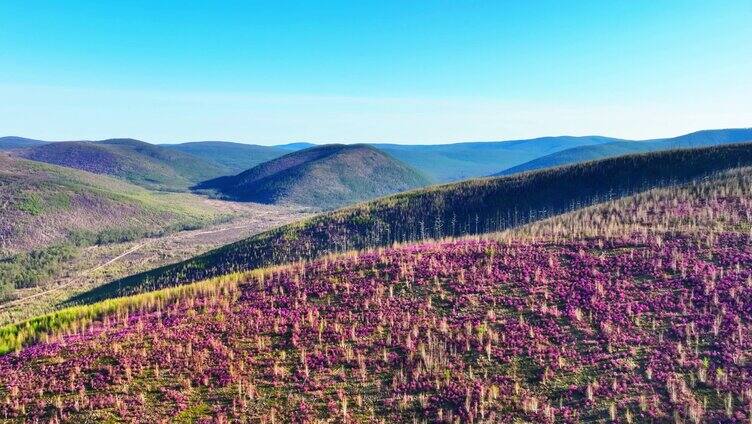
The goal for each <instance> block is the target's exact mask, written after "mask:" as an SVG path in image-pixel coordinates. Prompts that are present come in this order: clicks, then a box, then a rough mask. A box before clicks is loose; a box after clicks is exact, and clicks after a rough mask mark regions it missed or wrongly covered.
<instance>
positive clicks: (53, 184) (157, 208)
mask: <svg viewBox="0 0 752 424" xmlns="http://www.w3.org/2000/svg"><path fill="white" fill-rule="evenodd" d="M220 218H223V214H222V212H221V211H220V210H219V209H218V208H216V207H213V206H211V205H210V204H207V202H206V201H205V199H203V198H201V197H198V196H195V195H190V194H184V193H165V192H156V191H150V190H147V189H145V188H143V187H139V186H136V185H133V184H129V183H126V182H124V181H121V180H118V179H114V178H110V177H108V176H105V175H97V174H92V173H88V172H84V171H80V170H76V169H70V168H65V167H60V166H56V165H49V164H44V163H39V162H34V161H29V160H26V159H21V158H17V157H12V156H6V155H0V283H1V284H0V297H2V295H4V294H6V293H7V291H8V290H9V289H12V286H16V287H30V286H33V285H36V284H37V283H39V282H41V281H42V280H44V279H45V278H46V277H47V276H48V274H50V275H51V274H52V273H54V272H56V268H59V267H60V265H61V264H60V261H62V260H67V259H70V257H71V256H72V255H74V254H75V253H76V250H77V249H78V248H80V247H84V246H88V245H92V244H106V243H111V242H121V241H125V240H132V239H137V238H141V237H145V236H149V235H157V234H161V233H164V232H169V231H174V230H180V229H185V228H196V227H200V226H203V225H206V224H209V223H211V222H213V221H216V220H217V219H220Z"/></svg>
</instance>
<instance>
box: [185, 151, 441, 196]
mask: <svg viewBox="0 0 752 424" xmlns="http://www.w3.org/2000/svg"><path fill="white" fill-rule="evenodd" d="M428 183H429V182H428V180H427V179H426V178H424V177H423V176H421V175H420V174H419V173H418V172H416V171H415V170H413V169H411V168H410V167H409V166H407V165H405V164H403V163H401V162H399V161H397V160H395V159H393V158H392V157H390V156H389V155H387V154H385V153H383V152H381V151H379V150H377V149H375V148H373V147H371V146H367V145H363V144H356V145H340V144H330V145H325V146H319V147H313V148H309V149H305V150H301V151H297V152H293V153H290V154H287V155H285V156H282V157H279V158H277V159H274V160H271V161H269V162H266V163H263V164H261V165H258V166H256V167H254V168H252V169H249V170H248V171H245V172H243V173H241V174H239V175H236V176H231V177H221V178H218V179H215V180H212V181H207V182H204V183H201V184H200V185H199V186H198V188H201V189H213V190H216V191H217V192H219V193H221V194H222V195H224V196H226V197H228V198H231V199H233V200H240V201H253V202H259V203H288V204H298V205H305V206H312V207H316V208H321V209H330V208H333V207H337V206H342V205H344V204H349V203H355V202H358V201H363V200H368V199H372V198H375V197H379V196H384V195H387V194H391V193H396V192H400V191H405V190H409V189H413V188H416V187H421V186H425V185H427V184H428Z"/></svg>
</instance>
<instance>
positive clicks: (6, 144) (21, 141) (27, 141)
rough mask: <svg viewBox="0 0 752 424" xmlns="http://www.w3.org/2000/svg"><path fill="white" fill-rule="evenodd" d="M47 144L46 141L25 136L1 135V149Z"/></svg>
mask: <svg viewBox="0 0 752 424" xmlns="http://www.w3.org/2000/svg"><path fill="white" fill-rule="evenodd" d="M44 144H47V142H46V141H41V140H34V139H31V138H24V137H13V136H8V137H0V150H14V149H21V148H24V147H33V146H41V145H44Z"/></svg>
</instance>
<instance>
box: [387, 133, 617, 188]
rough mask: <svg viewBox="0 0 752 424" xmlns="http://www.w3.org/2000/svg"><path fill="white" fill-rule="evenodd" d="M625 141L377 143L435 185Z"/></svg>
mask: <svg viewBox="0 0 752 424" xmlns="http://www.w3.org/2000/svg"><path fill="white" fill-rule="evenodd" d="M617 141H622V140H620V139H617V138H610V137H601V136H584V137H570V136H561V137H541V138H534V139H529V140H510V141H487V142H471V143H455V144H438V145H400V144H373V146H376V147H377V148H379V149H380V150H383V151H385V152H387V153H389V154H390V155H392V156H394V157H395V158H397V159H399V160H401V161H403V162H405V163H407V164H408V165H410V166H412V167H413V168H415V169H417V170H418V171H420V172H422V173H424V174H425V175H427V176H428V177H429V178H431V179H432V180H433V181H435V182H449V181H457V180H463V179H467V178H473V177H480V176H485V175H489V174H492V173H494V172H498V171H499V169H504V168H505V167H507V168H508V167H510V166H515V165H519V164H521V163H524V162H527V161H529V160H533V159H535V158H539V157H541V156H544V155H548V154H551V153H554V152H558V151H561V150H565V149H569V148H572V147H577V146H586V145H587V146H589V145H600V144H605V143H612V142H617Z"/></svg>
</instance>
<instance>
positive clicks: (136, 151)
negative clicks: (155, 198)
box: [14, 139, 227, 190]
mask: <svg viewBox="0 0 752 424" xmlns="http://www.w3.org/2000/svg"><path fill="white" fill-rule="evenodd" d="M14 154H17V155H18V156H21V157H23V158H26V159H30V160H35V161H39V162H45V163H50V164H54V165H60V166H66V167H70V168H76V169H80V170H84V171H89V172H93V173H96V174H106V175H111V176H115V177H119V178H122V179H125V180H127V181H130V182H132V183H134V184H138V185H141V186H144V187H147V188H153V189H162V190H187V189H188V188H189V187H190V186H192V185H193V184H195V183H197V182H199V181H203V180H206V179H209V178H213V177H217V176H220V175H223V174H225V172H227V171H226V170H224V169H223V168H222V167H220V166H218V165H215V164H213V163H211V162H208V161H205V160H203V159H200V158H198V157H196V156H193V155H189V154H186V153H183V152H180V151H176V150H171V149H167V148H164V147H161V146H156V145H153V144H149V143H145V142H143V141H138V140H133V139H110V140H102V141H64V142H54V143H48V144H44V145H39V146H34V147H29V148H25V149H21V150H17V151H15V152H14Z"/></svg>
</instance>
